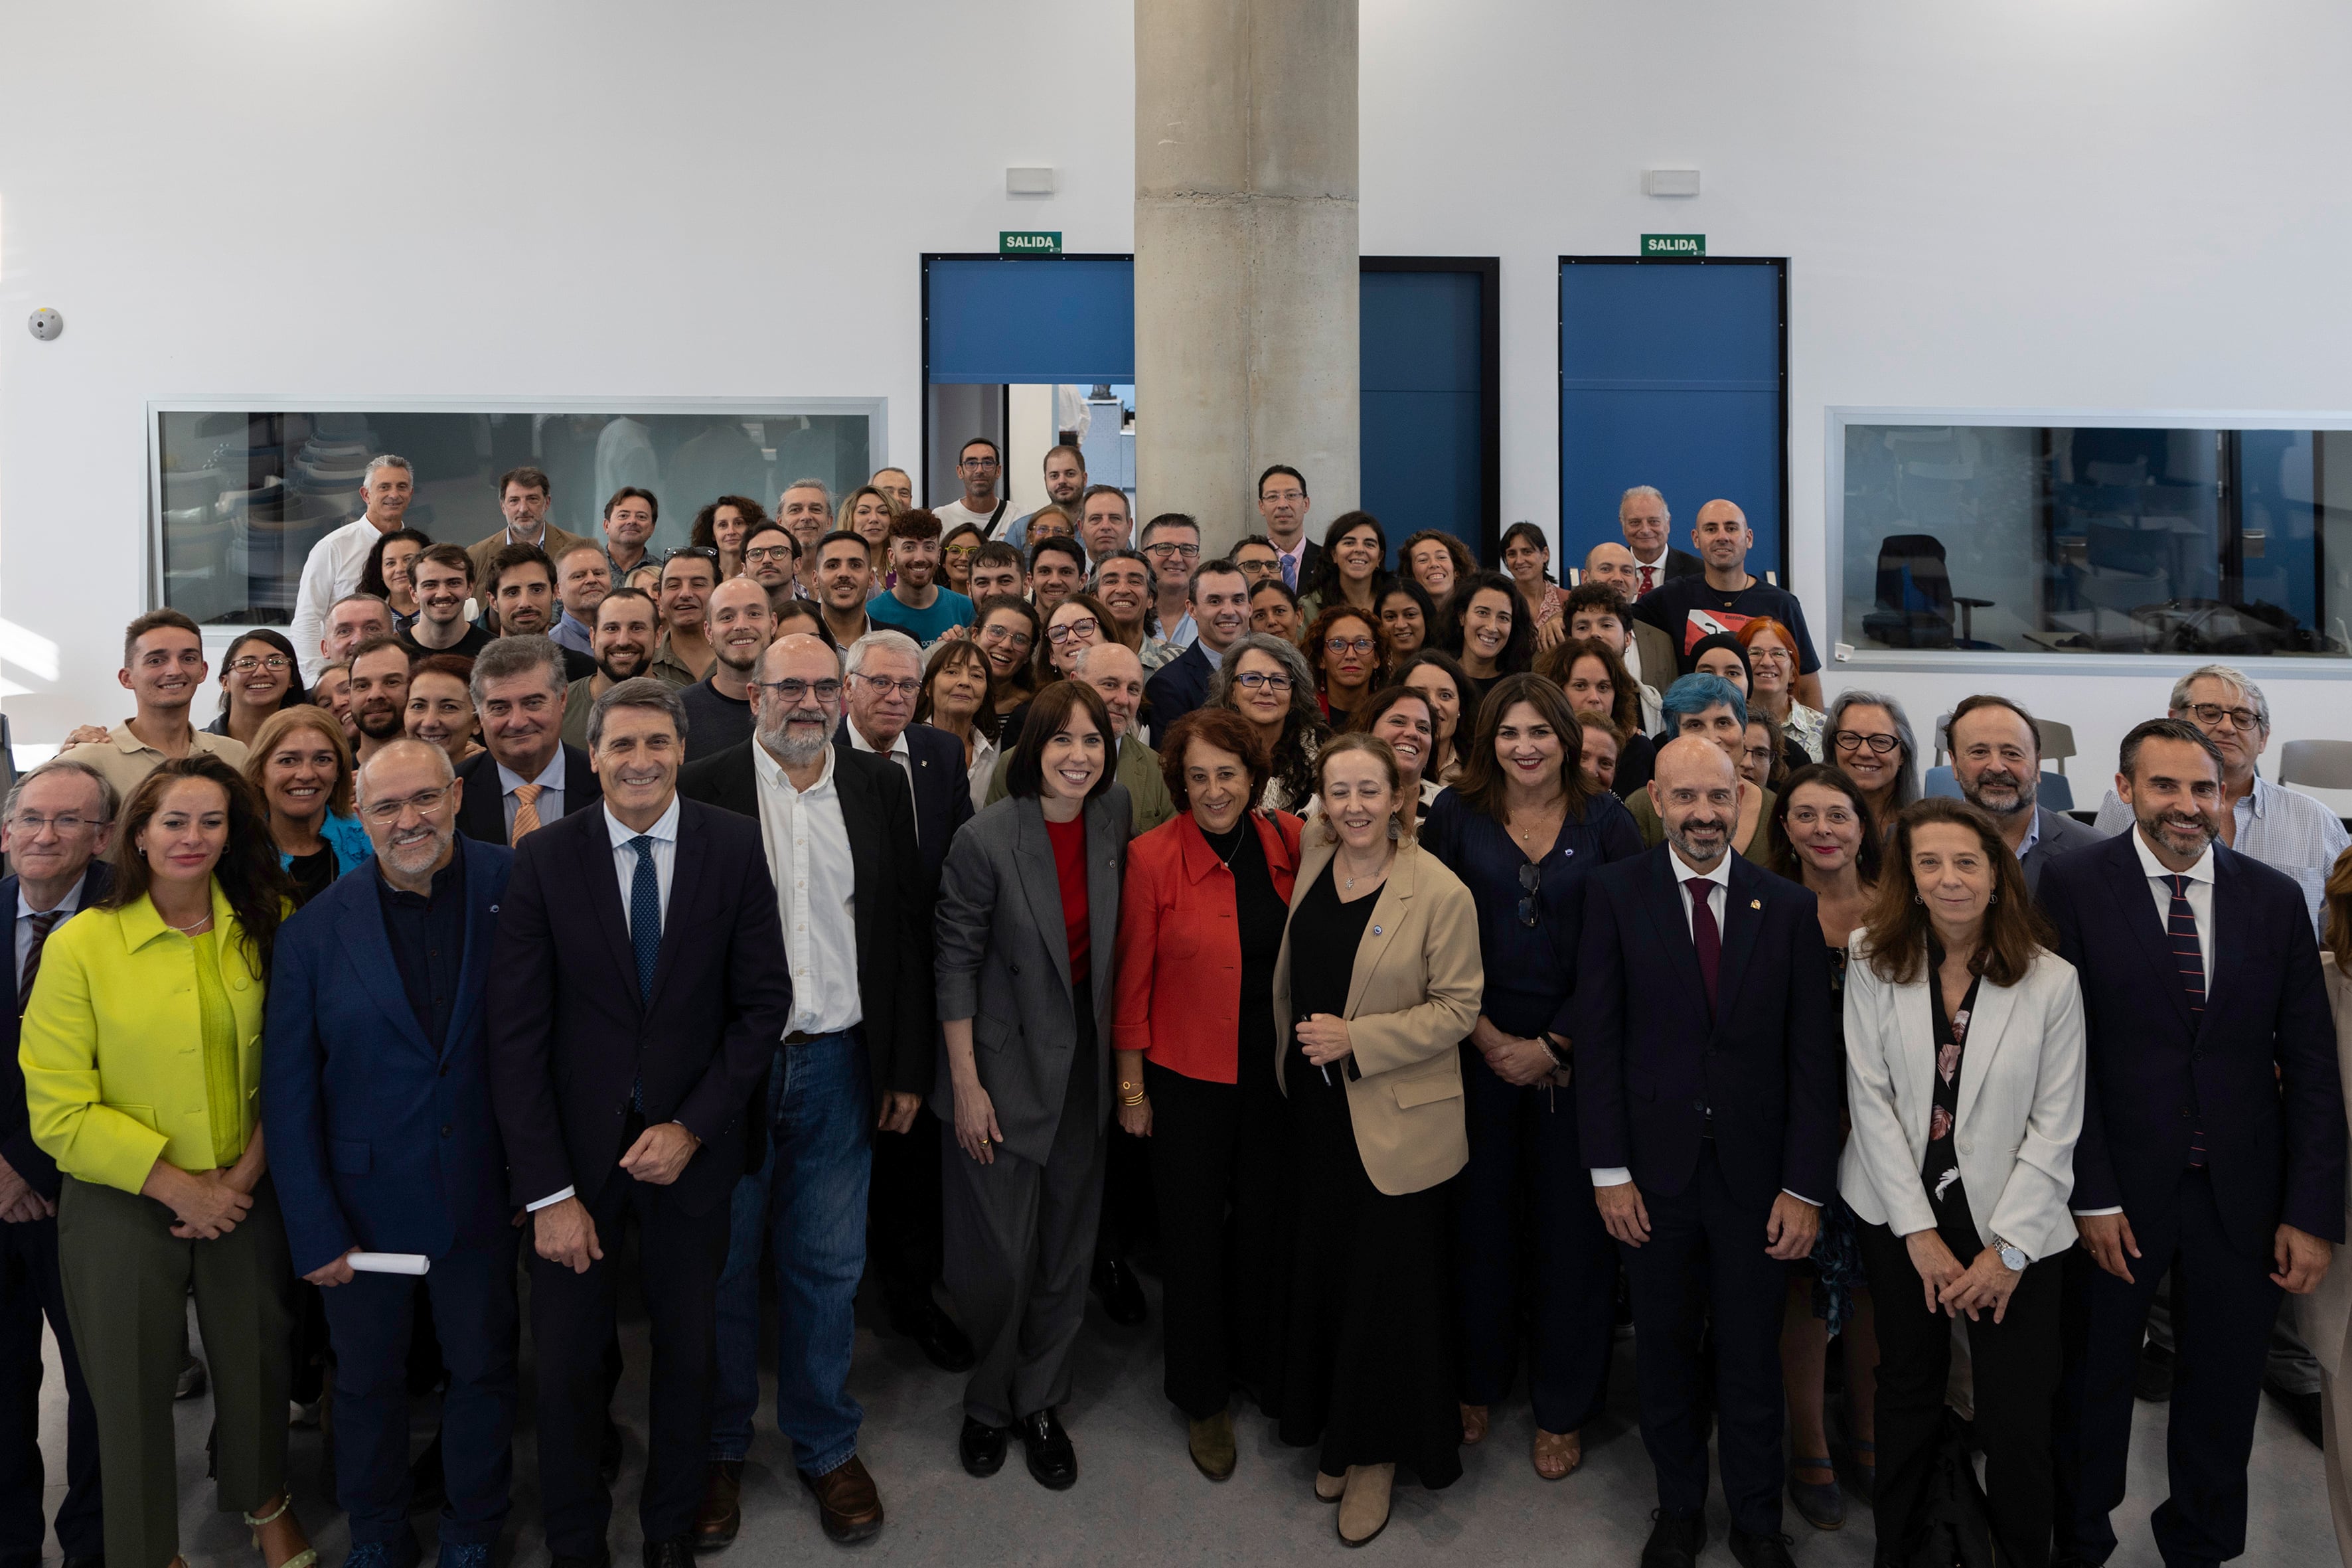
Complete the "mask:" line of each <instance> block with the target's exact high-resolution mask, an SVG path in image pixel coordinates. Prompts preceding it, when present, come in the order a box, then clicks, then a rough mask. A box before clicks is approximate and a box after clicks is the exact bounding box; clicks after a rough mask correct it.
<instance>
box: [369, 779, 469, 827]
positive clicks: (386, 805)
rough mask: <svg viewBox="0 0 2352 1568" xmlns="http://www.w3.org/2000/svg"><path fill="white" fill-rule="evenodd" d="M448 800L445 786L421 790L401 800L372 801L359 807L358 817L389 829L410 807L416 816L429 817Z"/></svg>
mask: <svg viewBox="0 0 2352 1568" xmlns="http://www.w3.org/2000/svg"><path fill="white" fill-rule="evenodd" d="M448 798H449V791H448V789H447V788H446V786H444V787H443V788H440V789H422V790H418V791H417V792H416V793H415V795H409V796H407V797H406V798H404V799H401V800H372V801H370V802H368V803H367V804H366V805H363V806H362V807H360V815H361V816H364V817H366V818H367V819H368V820H369V821H370V822H373V823H374V824H376V825H377V826H382V827H389V826H392V825H393V824H394V823H395V822H398V821H399V820H400V816H401V814H402V813H403V812H404V811H406V810H407V809H408V808H409V807H411V806H415V808H416V812H417V815H418V816H432V815H433V813H434V812H435V811H436V810H437V809H438V808H439V806H440V805H441V803H442V802H443V801H445V800H446V799H448Z"/></svg>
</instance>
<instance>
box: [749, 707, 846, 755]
mask: <svg viewBox="0 0 2352 1568" xmlns="http://www.w3.org/2000/svg"><path fill="white" fill-rule="evenodd" d="M796 723H797V725H798V728H797V729H796V728H794V725H795V724H796ZM832 742H833V725H832V723H831V721H828V720H827V719H826V718H825V715H824V709H822V708H795V709H793V710H792V711H790V712H788V713H786V714H784V715H783V716H782V719H781V720H780V721H778V722H776V723H775V724H772V725H771V724H770V723H769V722H768V721H766V720H765V719H764V718H762V719H761V721H760V744H761V745H762V746H764V747H766V748H767V751H768V754H769V755H770V756H772V757H773V758H775V759H776V760H777V761H778V762H780V763H783V764H784V765H785V766H786V767H788V768H804V767H806V766H808V765H809V764H810V763H813V762H815V761H816V760H817V759H818V758H819V757H822V756H824V749H825V747H826V746H828V745H830V744H831V743H832Z"/></svg>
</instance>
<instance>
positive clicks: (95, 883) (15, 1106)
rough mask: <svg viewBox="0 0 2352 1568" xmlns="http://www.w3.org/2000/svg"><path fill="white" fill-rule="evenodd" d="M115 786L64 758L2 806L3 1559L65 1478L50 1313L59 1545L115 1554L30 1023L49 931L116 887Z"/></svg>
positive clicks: (93, 1554)
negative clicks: (50, 1462)
mask: <svg viewBox="0 0 2352 1568" xmlns="http://www.w3.org/2000/svg"><path fill="white" fill-rule="evenodd" d="M115 805H116V797H115V794H114V789H113V786H112V785H110V784H108V783H107V782H106V778H105V775H104V774H102V773H100V772H99V771H98V770H97V769H95V768H92V767H89V766H87V765H85V764H84V763H78V762H71V761H68V760H66V759H63V758H60V759H58V760H57V761H55V762H51V763H44V764H42V765H41V766H40V767H37V768H35V769H34V770H33V771H32V772H31V773H26V775H25V776H24V777H23V778H21V779H19V780H17V781H16V785H15V787H14V788H12V789H10V790H9V792H8V799H7V803H6V805H5V810H0V850H5V851H6V853H7V855H8V857H9V860H10V863H11V864H12V865H13V866H14V868H15V874H14V875H12V876H10V877H8V878H6V879H0V910H6V911H7V913H8V918H9V921H10V925H9V930H10V932H11V940H10V942H9V945H8V952H9V954H10V959H11V967H10V969H9V971H8V979H9V984H10V986H11V987H12V989H11V993H10V994H11V998H12V1001H13V1003H14V1005H12V1006H11V1007H10V1008H9V1009H8V1015H7V1016H8V1027H7V1034H6V1038H5V1048H0V1561H5V1562H10V1563H37V1562H39V1561H40V1557H41V1540H42V1524H41V1507H42V1503H43V1501H44V1500H45V1498H44V1494H45V1491H46V1489H47V1486H48V1485H54V1484H55V1483H54V1481H53V1480H52V1479H50V1478H49V1477H47V1475H45V1474H44V1472H43V1468H42V1465H41V1398H40V1390H41V1321H42V1320H43V1319H44V1318H46V1319H47V1321H48V1324H49V1328H50V1329H51V1331H54V1332H55V1333H56V1335H57V1337H58V1360H59V1361H60V1362H61V1363H63V1366H64V1371H65V1379H66V1468H65V1469H66V1473H65V1478H64V1479H65V1486H64V1496H62V1497H61V1498H59V1499H58V1511H57V1531H58V1549H59V1550H60V1551H61V1552H64V1553H65V1560H66V1568H96V1565H97V1564H99V1563H100V1562H101V1560H102V1559H103V1558H104V1557H105V1555H106V1542H105V1531H104V1520H103V1518H102V1516H101V1510H100V1500H99V1473H98V1414H97V1412H96V1410H95V1409H94V1408H93V1407H92V1406H91V1405H90V1401H89V1384H86V1383H85V1382H84V1381H83V1380H82V1375H81V1363H80V1361H79V1360H78V1359H77V1358H76V1356H75V1354H74V1340H73V1328H72V1326H71V1325H70V1324H69V1323H68V1321H67V1319H66V1298H65V1287H64V1285H63V1283H62V1281H61V1280H60V1279H59V1276H58V1189H59V1188H60V1187H61V1186H62V1185H63V1183H62V1181H61V1180H60V1178H59V1177H58V1166H57V1162H56V1161H54V1160H52V1159H50V1158H49V1157H48V1155H47V1154H45V1153H43V1152H41V1150H40V1147H39V1145H37V1144H36V1143H35V1142H33V1136H32V1128H31V1125H30V1121H29V1118H28V1116H27V1113H26V1106H25V1072H24V1068H22V1067H21V1066H20V1065H19V1064H18V1062H17V1059H16V1047H17V1032H18V1023H17V1021H18V1019H19V1018H20V1017H21V1016H23V1014H24V1011H25V1005H26V1003H27V1002H29V1001H30V1000H31V999H32V994H33V979H34V976H35V975H37V974H38V973H40V967H41V949H42V946H43V944H44V943H46V942H47V941H48V939H49V934H50V933H51V932H52V931H56V930H57V929H58V926H59V925H61V924H63V923H64V922H65V921H68V920H71V919H72V918H73V917H74V916H75V915H76V914H77V913H79V912H80V911H81V910H84V909H87V908H89V905H91V904H92V903H94V902H96V901H97V900H98V899H99V897H100V895H101V894H103V893H104V892H105V891H106V890H107V889H108V888H109V887H110V885H112V883H113V880H114V873H113V868H111V867H110V866H109V865H108V864H107V863H106V861H105V860H104V859H103V858H101V856H102V853H103V851H104V850H105V848H106V841H107V838H108V837H109V836H110V834H111V832H112V830H113V824H114V813H115Z"/></svg>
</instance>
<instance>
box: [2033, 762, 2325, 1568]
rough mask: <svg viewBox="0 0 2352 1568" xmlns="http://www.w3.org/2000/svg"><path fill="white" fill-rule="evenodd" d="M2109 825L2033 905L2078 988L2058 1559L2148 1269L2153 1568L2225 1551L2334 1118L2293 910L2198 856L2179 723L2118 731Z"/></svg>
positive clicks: (2093, 1510)
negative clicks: (2044, 916) (2159, 1320)
mask: <svg viewBox="0 0 2352 1568" xmlns="http://www.w3.org/2000/svg"><path fill="white" fill-rule="evenodd" d="M2117 765H2118V767H2119V769H2120V771H2119V772H2118V773H2116V796H2117V798H2118V799H2120V800H2122V801H2123V803H2124V804H2125V805H2128V806H2129V807H2130V808H2131V813H2132V817H2133V826H2132V829H2131V831H2130V832H2128V833H2124V834H2121V835H2118V836H2117V837H2114V838H2111V839H2108V840H2107V841H2106V842H2105V843H2103V844H2100V845H2097V846H2095V847H2091V848H2088V849H2081V850H2077V851H2075V852H2074V854H2072V855H2069V856H2067V857H2065V858H2063V859H2060V860H2056V861H2053V862H2052V863H2051V865H2050V867H2049V868H2048V869H2047V870H2045V871H2044V872H2043V873H2042V886H2041V889H2040V890H2039V894H2038V898H2039V900H2040V902H2041V903H2042V907H2043V909H2044V910H2047V911H2048V913H2049V915H2050V918H2051V921H2052V922H2053V924H2054V925H2055V926H2056V927H2057V930H2058V951H2059V953H2060V955H2061V956H2062V957H2063V958H2064V959H2065V960H2066V961H2067V962H2068V963H2072V964H2073V965H2074V968H2075V971H2076V972H2077V973H2079V974H2080V975H2081V977H2082V984H2083V1013H2084V1025H2085V1028H2086V1045H2087V1047H2088V1050H2087V1061H2088V1067H2087V1070H2088V1076H2089V1084H2088V1089H2089V1093H2088V1095H2087V1096H2086V1098H2085V1100H2084V1107H2083V1135H2082V1139H2081V1141H2080V1142H2077V1143H2076V1144H2075V1146H2074V1199H2073V1205H2074V1216H2075V1225H2076V1226H2077V1228H2078V1229H2080V1231H2081V1232H2082V1237H2083V1245H2082V1248H2081V1250H2079V1251H2078V1252H2076V1253H2074V1255H2072V1256H2071V1257H2070V1258H2069V1260H2068V1263H2067V1275H2066V1312H2065V1333H2066V1370H2065V1374H2064V1378H2063V1382H2062V1384H2061V1385H2060V1391H2059V1419H2058V1429H2057V1433H2056V1442H2055V1448H2056V1457H2057V1468H2058V1475H2057V1481H2058V1498H2057V1544H2058V1558H2057V1561H2059V1562H2061V1563H2104V1562H2105V1561H2106V1560H2107V1556H2108V1554H2109V1553H2110V1552H2113V1551H2114V1550H2115V1548H2116V1533H2115V1530H2114V1528H2113V1526H2112V1525H2111V1523H2110V1522H2109V1519H2108V1516H2109V1515H2110V1514H2111V1513H2112V1512H2113V1511H2114V1510H2115V1509H2116V1506H2117V1505H2119V1504H2120V1503H2121V1502H2122V1501H2123V1500H2124V1487H2125V1479H2126V1461H2127V1459H2128V1458H2129V1454H2130V1441H2131V1423H2132V1372H2133V1368H2134V1367H2135V1365H2136V1364H2137V1361H2138V1357H2139V1349H2140V1336H2141V1333H2142V1331H2143V1330H2144V1328H2145V1326H2146V1324H2147V1312H2148V1304H2149V1302H2150V1300H2153V1298H2154V1296H2155V1293H2156V1289H2157V1284H2158V1281H2159V1280H2161V1279H2163V1278H2164V1277H2165V1271H2166V1269H2167V1268H2169V1269H2170V1270H2171V1276H2172V1281H2173V1324H2174V1332H2175V1334H2176V1335H2177V1336H2178V1347H2179V1356H2178V1360H2177V1361H2176V1363H2175V1367H2176V1370H2175V1372H2174V1379H2173V1393H2172V1411H2171V1415H2170V1418H2169V1420H2170V1436H2169V1442H2168V1453H2167V1462H2168V1468H2169V1471H2170V1480H2171V1496H2170V1497H2169V1498H2168V1499H2167V1500H2165V1502H2164V1503H2163V1504H2162V1505H2160V1506H2159V1507H2158V1509H2157V1510H2156V1513H2155V1516H2154V1518H2153V1519H2152V1520H2151V1521H2150V1523H2151V1526H2152V1528H2153V1530H2154V1531H2155V1535H2156V1542H2157V1547H2158V1550H2159V1551H2160V1552H2162V1553H2163V1555H2164V1561H2165V1562H2166V1563H2168V1564H2169V1565H2171V1568H2188V1565H2190V1564H2205V1563H2221V1562H2224V1561H2227V1560H2228V1559H2230V1558H2232V1557H2235V1556H2237V1555H2238V1554H2239V1553H2240V1552H2243V1551H2244V1550H2245V1546H2246V1463H2247V1459H2248V1458H2249V1457H2250V1456H2251V1454H2252V1450H2253V1436H2254V1415H2255V1411H2256V1409H2257V1407H2258V1406H2259V1405H2260V1404H2261V1402H2262V1382H2263V1362H2264V1360H2265V1356H2266V1352H2267V1347H2268V1344H2269V1339H2270V1331H2271V1324H2272V1323H2273V1321H2275V1320H2276V1318H2277V1316H2278V1308H2279V1293H2280V1291H2281V1290H2283V1289H2284V1290H2293V1291H2296V1292H2298V1293H2302V1292H2308V1291H2311V1290H2314V1289H2317V1288H2318V1285H2319V1282H2320V1280H2321V1279H2322V1278H2323V1277H2324V1276H2325V1275H2326V1272H2327V1267H2328V1261H2329V1258H2330V1256H2331V1254H2332V1251H2333V1247H2332V1246H2331V1244H2332V1243H2336V1242H2340V1241H2342V1240H2343V1239H2344V1204H2343V1198H2344V1160H2345V1136H2344V1103H2343V1091H2342V1087H2341V1084H2340V1082H2339V1080H2338V1079H2337V1076H2336V1052H2335V1029H2334V1026H2333V1024H2332V1022H2331V1020H2330V1018H2329V1015H2328V1005H2327V995H2326V991H2325V990H2324V989H2323V985H2324V982H2323V980H2322V978H2321V972H2320V967H2319V951H2318V947H2317V945H2316V943H2315V942H2314V941H2313V938H2312V931H2311V917H2310V913H2309V910H2308V909H2307V907H2306V906H2305V903H2304V900H2303V895H2302V892H2301V891H2300V890H2299V889H2297V887H2296V886H2295V884H2294V881H2293V879H2289V878H2287V877H2285V876H2284V875H2282V874H2280V873H2279V872H2277V871H2275V870H2273V869H2272V868H2269V867H2267V866H2265V865H2263V864H2262V863H2261V862H2260V861H2257V860H2254V859H2252V858H2249V857H2247V856H2243V855H2240V854H2238V853H2236V852H2235V851H2233V850H2231V849H2229V848H2227V847H2223V846H2222V845H2221V844H2218V843H2216V842H2214V840H2215V838H2216V837H2218V836H2219V834H2220V831H2221V812H2222V811H2223V810H2224V809H2225V808H2224V806H2223V805H2222V804H2221V801H2222V796H2221V753H2220V752H2218V751H2217V750H2216V749H2215V748H2214V745H2213V742H2211V741H2210V739H2208V738H2207V737H2206V735H2205V734H2204V732H2203V731H2200V730H2199V729H2198V728H2197V727H2196V726H2195V725H2193V724H2190V723H2189V722H2188V721H2185V720H2179V719H2152V720H2150V721H2147V722H2146V723H2144V724H2141V725H2138V726H2137V727H2136V728H2135V729H2134V730H2133V731H2131V732H2130V733H2129V734H2128V735H2126V736H2125V737H2124V743H2123V750H2122V755H2121V757H2120V758H2119V760H2118V764H2117Z"/></svg>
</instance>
